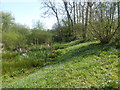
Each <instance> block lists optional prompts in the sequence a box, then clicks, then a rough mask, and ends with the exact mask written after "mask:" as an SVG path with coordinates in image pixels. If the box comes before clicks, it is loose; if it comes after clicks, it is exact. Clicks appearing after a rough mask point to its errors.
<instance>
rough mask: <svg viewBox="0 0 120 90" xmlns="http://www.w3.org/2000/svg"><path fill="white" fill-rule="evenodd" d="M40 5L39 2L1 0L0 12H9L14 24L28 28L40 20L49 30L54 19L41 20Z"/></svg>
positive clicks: (54, 21)
mask: <svg viewBox="0 0 120 90" xmlns="http://www.w3.org/2000/svg"><path fill="white" fill-rule="evenodd" d="M41 7H42V4H41V1H40V0H39V1H38V0H1V1H0V10H1V11H4V12H9V13H11V14H12V16H13V17H14V18H15V22H16V23H20V24H23V25H26V26H29V27H30V28H32V27H33V22H35V21H37V20H40V22H41V23H43V25H44V27H45V28H46V29H51V28H52V26H53V25H54V23H56V18H55V17H54V16H49V17H48V18H43V17H41V15H43V14H42V13H43V10H42V9H41Z"/></svg>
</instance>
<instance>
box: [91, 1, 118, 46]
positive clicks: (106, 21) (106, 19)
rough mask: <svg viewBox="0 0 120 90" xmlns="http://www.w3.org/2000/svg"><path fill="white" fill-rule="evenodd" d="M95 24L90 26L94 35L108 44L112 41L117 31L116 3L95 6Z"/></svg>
mask: <svg viewBox="0 0 120 90" xmlns="http://www.w3.org/2000/svg"><path fill="white" fill-rule="evenodd" d="M94 8H95V9H94V14H95V18H94V22H92V23H91V24H90V25H91V27H92V29H93V32H94V33H93V35H94V36H95V37H96V38H97V39H98V40H100V41H101V43H103V44H106V43H109V42H110V41H111V39H112V38H113V36H114V35H115V33H116V31H117V22H116V17H115V15H116V12H115V11H116V3H114V2H104V3H102V2H100V3H98V4H96V5H95V6H94Z"/></svg>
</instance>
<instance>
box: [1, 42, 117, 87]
mask: <svg viewBox="0 0 120 90" xmlns="http://www.w3.org/2000/svg"><path fill="white" fill-rule="evenodd" d="M118 53H119V52H118V51H117V49H115V47H114V46H111V45H101V44H99V42H97V41H95V42H86V43H80V42H79V41H74V42H71V43H66V44H57V45H55V46H54V49H53V50H52V51H51V53H50V55H49V56H47V59H46V60H47V61H45V62H46V63H47V64H46V65H43V66H42V67H41V68H40V69H39V70H37V71H36V72H35V73H33V74H30V75H26V76H24V77H23V78H21V79H16V80H13V81H12V82H10V83H7V82H4V81H3V88H9V87H10V88H91V87H95V88H102V87H103V88H106V87H109V88H115V87H118ZM38 56H39V54H38ZM38 60H40V59H38ZM43 60H44V59H43ZM26 61H29V60H26ZM33 61H34V60H33ZM33 61H32V63H31V64H33ZM40 62H42V61H40ZM3 63H4V62H3ZM10 63H11V62H10ZM21 63H22V62H21ZM23 63H26V62H23ZM3 65H4V64H3ZM25 65H26V64H25ZM28 65H29V63H28ZM11 66H12V65H11ZM38 66H41V65H38ZM3 70H4V69H3Z"/></svg>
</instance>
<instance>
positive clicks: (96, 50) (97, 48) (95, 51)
mask: <svg viewBox="0 0 120 90" xmlns="http://www.w3.org/2000/svg"><path fill="white" fill-rule="evenodd" d="M111 47H112V45H109V44H104V45H103V44H100V43H93V44H90V45H87V46H82V47H78V48H76V49H74V50H70V51H68V52H67V53H65V54H64V55H62V56H60V58H54V59H53V60H52V61H51V62H52V63H53V64H57V63H65V62H69V61H71V58H73V57H81V58H86V57H89V56H92V55H96V56H98V57H100V53H101V52H103V51H105V52H108V51H109V49H110V48H111ZM72 60H73V59H72Z"/></svg>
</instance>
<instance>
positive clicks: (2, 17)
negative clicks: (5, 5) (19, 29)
mask: <svg viewBox="0 0 120 90" xmlns="http://www.w3.org/2000/svg"><path fill="white" fill-rule="evenodd" d="M0 21H2V22H1V26H2V31H7V30H9V27H10V26H11V25H12V24H14V18H13V17H12V15H11V14H10V13H5V12H0Z"/></svg>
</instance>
